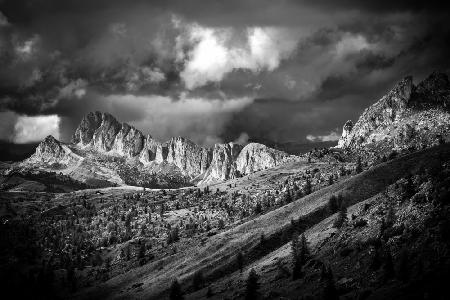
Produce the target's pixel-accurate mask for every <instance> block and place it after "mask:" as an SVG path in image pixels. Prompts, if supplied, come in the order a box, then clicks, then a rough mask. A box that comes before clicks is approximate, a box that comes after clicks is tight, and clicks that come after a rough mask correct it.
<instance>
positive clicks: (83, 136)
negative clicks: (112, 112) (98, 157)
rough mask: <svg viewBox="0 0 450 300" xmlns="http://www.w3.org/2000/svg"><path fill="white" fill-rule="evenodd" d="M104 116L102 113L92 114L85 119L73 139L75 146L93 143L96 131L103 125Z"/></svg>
mask: <svg viewBox="0 0 450 300" xmlns="http://www.w3.org/2000/svg"><path fill="white" fill-rule="evenodd" d="M102 120H103V115H102V113H101V112H98V111H96V112H90V113H88V114H87V115H86V116H84V117H83V119H82V120H81V122H80V124H79V125H78V127H77V129H76V130H75V134H74V135H73V137H72V142H73V143H74V144H81V145H87V144H89V143H90V142H91V141H92V138H93V136H94V133H95V131H96V130H97V128H99V127H100V125H101V124H102Z"/></svg>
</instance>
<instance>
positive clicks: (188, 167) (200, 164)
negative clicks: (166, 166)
mask: <svg viewBox="0 0 450 300" xmlns="http://www.w3.org/2000/svg"><path fill="white" fill-rule="evenodd" d="M208 152H209V151H208V150H207V149H205V148H202V147H199V146H198V145H196V144H195V143H193V142H192V141H190V140H188V139H185V138H183V137H177V138H172V139H171V140H170V141H169V143H168V153H167V162H168V163H172V164H174V165H175V166H177V167H178V168H179V169H180V170H181V171H182V172H183V173H185V174H188V175H189V176H194V177H195V176H198V175H200V174H201V173H203V172H205V171H206V169H207V168H208V167H209V157H210V155H209V153H208Z"/></svg>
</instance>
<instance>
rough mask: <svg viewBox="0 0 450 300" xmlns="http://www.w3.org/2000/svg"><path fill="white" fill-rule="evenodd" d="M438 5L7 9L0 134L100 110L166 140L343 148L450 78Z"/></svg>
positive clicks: (26, 136) (2, 16) (321, 0)
mask: <svg viewBox="0 0 450 300" xmlns="http://www.w3.org/2000/svg"><path fill="white" fill-rule="evenodd" d="M448 8H449V7H448V5H446V6H443V4H439V2H438V1H420V2H419V1H417V2H415V1H392V0H389V1H384V0H378V1H360V0H344V1H336V0H315V1H312V0H311V1H306V0H305V1H295V0H281V1H273V0H258V1H257V0H227V1H217V0H204V1H200V0H191V1H186V0H180V1H171V0H155V1H152V0H148V1H139V0H136V1H121V0H90V1H79V0H27V1H25V0H0V66H1V67H0V139H3V140H9V141H13V142H16V143H26V142H30V141H37V140H39V139H42V138H43V137H45V135H47V134H53V135H54V136H55V137H57V138H59V139H61V140H62V141H69V140H70V137H71V135H72V133H73V131H74V129H75V127H76V125H77V124H78V123H79V121H80V119H81V118H82V116H83V115H85V114H86V113H88V112H89V111H92V110H100V111H106V112H109V113H111V114H113V115H115V116H116V117H117V118H118V119H119V120H120V121H122V122H128V123H130V124H132V125H134V126H136V127H137V128H139V129H140V130H142V131H143V132H144V133H145V134H147V133H149V134H151V135H153V136H154V137H156V138H158V139H160V140H167V139H169V138H170V137H171V136H179V135H181V136H186V137H188V138H190V139H192V140H193V141H195V142H197V143H200V144H203V145H212V144H214V143H216V142H228V141H233V140H236V139H240V140H242V139H244V140H245V139H246V138H248V137H250V138H252V139H266V140H271V141H276V142H283V141H307V140H315V141H320V140H335V139H336V138H338V136H339V135H340V131H341V127H342V125H343V123H344V122H345V121H346V120H347V119H353V120H356V119H357V117H358V116H359V114H360V113H361V112H362V110H363V109H364V108H365V107H367V106H368V105H370V104H371V103H373V102H374V101H376V100H377V99H378V98H379V97H381V96H382V95H384V94H385V93H386V92H387V91H388V90H389V89H390V88H391V87H392V86H393V85H394V84H395V82H396V81H398V80H400V79H401V78H403V77H404V76H406V75H413V76H414V78H415V81H416V82H417V81H419V80H422V79H423V78H424V77H425V76H426V75H428V74H429V73H430V72H432V71H433V70H440V71H445V72H448V69H449V64H450V63H449V58H448V57H449V53H450V51H449V50H450V49H449V48H450V47H449V45H450V26H449V23H448V21H447V20H449V19H450V16H449V13H448V11H449V9H448Z"/></svg>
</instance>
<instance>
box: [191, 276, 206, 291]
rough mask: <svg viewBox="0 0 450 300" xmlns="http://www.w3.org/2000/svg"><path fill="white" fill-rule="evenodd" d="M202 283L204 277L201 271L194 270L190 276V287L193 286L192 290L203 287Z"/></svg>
mask: <svg viewBox="0 0 450 300" xmlns="http://www.w3.org/2000/svg"><path fill="white" fill-rule="evenodd" d="M203 284H204V279H203V273H202V271H197V272H195V273H194V276H193V278H192V287H193V288H194V291H197V290H199V289H201V288H202V287H203Z"/></svg>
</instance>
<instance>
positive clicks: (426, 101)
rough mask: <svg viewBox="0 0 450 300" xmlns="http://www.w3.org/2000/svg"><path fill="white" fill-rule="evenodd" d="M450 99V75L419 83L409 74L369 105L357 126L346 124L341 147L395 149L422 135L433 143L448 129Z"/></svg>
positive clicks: (426, 141)
mask: <svg viewBox="0 0 450 300" xmlns="http://www.w3.org/2000/svg"><path fill="white" fill-rule="evenodd" d="M449 101H450V83H449V80H448V77H447V75H446V74H443V73H433V74H431V75H430V76H429V77H428V78H426V79H425V80H424V81H422V82H421V83H419V84H418V85H417V86H414V84H413V79H412V77H411V76H408V77H405V78H404V79H403V80H401V81H400V82H398V83H397V84H396V85H395V86H394V87H393V88H392V89H391V91H389V93H387V94H386V95H385V96H384V97H382V98H381V99H380V100H379V101H377V102H376V103H374V104H373V105H372V106H370V107H369V108H367V109H366V110H365V111H364V112H363V113H362V115H361V116H360V118H359V119H358V121H357V122H356V123H355V124H354V126H352V124H351V123H350V122H349V121H347V122H346V123H345V125H344V127H343V130H342V136H341V138H340V140H339V142H338V146H337V147H338V148H348V149H356V148H360V147H361V146H367V145H375V144H380V143H384V144H385V145H389V147H393V148H395V147H402V146H403V145H406V144H409V143H410V142H412V141H413V140H414V139H415V138H417V137H419V136H420V140H421V141H422V142H423V143H432V140H434V139H436V138H437V137H438V136H440V134H441V133H442V132H446V131H447V129H446V128H447V127H448V126H449V125H448V124H449V120H450V116H449V113H448V107H449V103H450V102H449Z"/></svg>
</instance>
